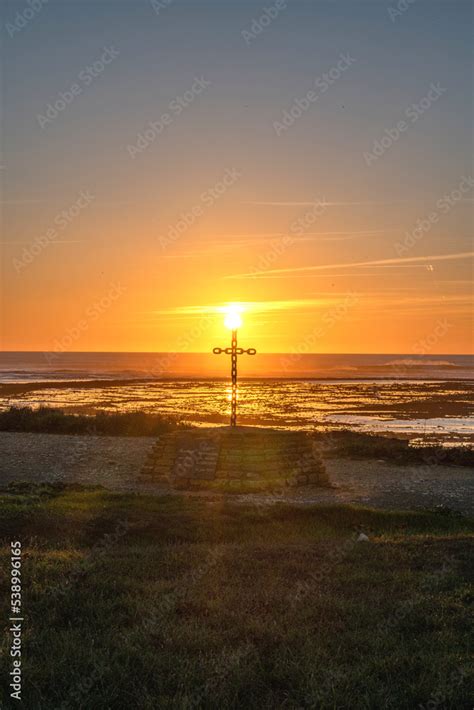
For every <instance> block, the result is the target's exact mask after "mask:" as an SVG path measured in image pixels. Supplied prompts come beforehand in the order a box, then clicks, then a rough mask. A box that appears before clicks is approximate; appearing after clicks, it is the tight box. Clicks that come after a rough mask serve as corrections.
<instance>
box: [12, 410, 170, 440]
mask: <svg viewBox="0 0 474 710" xmlns="http://www.w3.org/2000/svg"><path fill="white" fill-rule="evenodd" d="M178 426H183V425H182V424H179V423H178V422H176V420H174V419H173V418H172V417H166V416H164V415H161V414H146V413H145V412H120V413H116V414H115V413H109V412H97V413H96V414H93V415H86V414H66V413H65V412H63V411H62V410H60V409H55V408H53V407H39V408H38V409H32V408H31V407H10V408H9V409H6V410H5V411H3V412H0V431H24V432H36V433H45V434H94V435H96V434H102V435H106V436H157V435H159V434H163V433H165V432H168V431H172V430H173V429H176V428H177V427H178Z"/></svg>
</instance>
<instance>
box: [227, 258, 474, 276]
mask: <svg viewBox="0 0 474 710" xmlns="http://www.w3.org/2000/svg"><path fill="white" fill-rule="evenodd" d="M473 256H474V252H472V251H465V252H458V253H456V254H435V255H429V256H407V257H399V258H394V259H375V260H372V261H351V262H349V263H342V264H319V265H316V266H295V267H290V268H286V269H269V270H268V271H263V272H256V273H254V272H248V273H243V274H232V275H230V276H225V277H224V278H226V279H239V278H256V277H257V278H258V277H259V276H260V274H263V275H264V276H267V275H273V274H288V275H293V274H301V273H303V272H313V271H325V270H326V269H347V268H351V267H352V268H353V267H359V266H369V267H380V268H391V267H392V266H401V265H405V264H406V265H417V264H422V265H424V266H430V265H431V264H432V263H433V262H436V261H455V260H458V259H469V258H472V257H473Z"/></svg>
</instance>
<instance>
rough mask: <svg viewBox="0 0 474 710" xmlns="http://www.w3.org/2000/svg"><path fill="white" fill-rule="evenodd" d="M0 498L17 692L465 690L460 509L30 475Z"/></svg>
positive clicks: (205, 699)
mask: <svg viewBox="0 0 474 710" xmlns="http://www.w3.org/2000/svg"><path fill="white" fill-rule="evenodd" d="M0 510H1V520H0V534H1V537H2V548H1V549H2V571H3V573H2V582H1V586H2V589H1V595H0V599H1V600H2V618H3V619H4V620H5V625H6V624H7V623H8V621H7V620H8V617H9V616H10V608H9V603H8V601H9V596H10V589H9V574H8V570H9V556H10V541H11V540H20V541H21V542H22V550H23V554H22V580H23V609H22V611H23V613H24V617H25V622H24V630H23V669H22V670H23V704H22V705H21V706H22V707H26V708H34V709H35V710H46V709H47V710H51V709H52V708H62V709H63V710H65V709H66V708H68V709H69V708H83V709H86V708H87V710H95V709H98V708H101V709H102V710H103V709H107V708H141V709H142V708H143V709H144V710H147V709H151V708H168V707H169V708H199V707H203V708H233V707H238V708H328V709H329V708H331V709H333V710H334V709H336V708H351V710H352V709H358V708H364V709H368V708H373V709H374V710H381V709H384V708H390V709H391V708H393V709H394V710H395V709H396V710H400V709H402V708H410V709H412V708H418V707H422V708H430V709H432V708H449V709H452V710H454V709H456V710H462V709H466V710H467V709H469V710H471V708H472V706H473V702H472V698H473V697H474V687H473V686H474V680H473V676H472V665H471V670H470V668H469V667H470V660H469V659H470V651H472V648H471V649H470V643H471V642H472V629H471V633H470V630H469V624H470V610H471V611H472V601H473V592H472V586H470V582H471V583H472V569H473V564H472V563H473V545H472V543H473V536H474V521H472V520H467V519H465V518H463V517H461V516H458V515H455V514H453V513H449V512H429V511H420V512H386V511H375V510H370V509H364V508H357V507H349V506H332V507H324V506H312V507H307V508H291V507H288V506H284V505H276V506H274V507H272V508H263V507H262V508H258V507H256V508H251V507H245V506H239V505H237V504H235V503H231V502H222V500H219V499H218V498H215V499H212V497H210V498H208V499H190V498H184V497H178V496H173V497H163V498H158V497H151V496H150V497H144V496H139V495H119V494H111V493H108V492H106V491H104V490H101V489H91V490H86V489H80V488H77V489H71V488H69V489H67V488H66V489H61V488H60V487H57V488H48V487H42V488H38V489H31V487H30V488H29V489H28V487H27V486H25V487H24V489H22V488H21V487H17V489H16V491H15V492H12V493H9V494H4V495H3V496H2V498H1V500H0ZM361 531H363V532H364V533H366V534H367V535H368V536H369V542H355V539H356V537H357V535H358V534H359V533H360V532H361ZM470 575H471V579H469V576H470ZM9 643H10V641H9V637H8V634H6V635H5V636H4V639H3V644H2V652H3V653H2V658H1V662H2V673H1V678H2V682H3V687H2V692H3V694H4V697H3V704H2V707H15V706H19V705H20V703H18V702H15V701H11V700H9V698H8V694H9V689H8V682H9V681H7V680H6V679H7V678H8V672H9V670H10V662H11V659H10V658H9V656H8V652H9Z"/></svg>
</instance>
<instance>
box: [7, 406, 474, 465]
mask: <svg viewBox="0 0 474 710" xmlns="http://www.w3.org/2000/svg"><path fill="white" fill-rule="evenodd" d="M188 426H190V425H189V424H186V423H185V422H180V421H178V420H177V419H175V418H173V417H167V416H164V415H161V414H149V413H146V412H139V411H137V412H125V413H123V412H122V413H121V412H117V413H112V414H111V413H108V412H98V413H96V414H95V415H84V414H67V413H65V412H63V411H62V410H60V409H55V408H52V407H39V408H38V409H32V408H31V407H10V408H9V409H6V410H5V411H3V412H0V431H11V432H15V431H16V432H37V433H46V434H48V433H49V434H93V435H107V436H158V435H159V434H164V433H166V432H169V431H173V430H174V429H176V428H178V427H188ZM314 436H315V438H316V440H317V441H319V443H320V444H321V445H322V447H323V448H324V451H325V453H326V455H332V456H342V457H347V458H359V459H366V458H369V459H370V458H377V459H386V460H388V461H390V462H391V463H396V464H400V465H412V464H413V465H428V466H433V465H437V464H442V465H445V466H449V465H452V466H474V449H472V448H471V449H469V448H464V447H458V448H446V447H443V446H426V447H412V446H409V442H408V440H406V439H398V438H391V437H387V436H377V435H375V434H364V433H359V432H354V431H350V430H342V431H333V432H328V433H316V434H314Z"/></svg>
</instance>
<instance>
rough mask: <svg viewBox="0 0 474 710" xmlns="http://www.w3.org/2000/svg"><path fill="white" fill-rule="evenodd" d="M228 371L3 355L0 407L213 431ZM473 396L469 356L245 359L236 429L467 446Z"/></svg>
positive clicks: (157, 361)
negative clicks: (170, 420)
mask: <svg viewBox="0 0 474 710" xmlns="http://www.w3.org/2000/svg"><path fill="white" fill-rule="evenodd" d="M228 370H230V362H229V358H228V357H226V356H225V355H224V356H223V355H221V356H220V357H218V358H216V357H215V356H214V355H213V354H212V353H209V354H208V353H84V352H82V353H47V352H44V353H43V352H3V353H0V408H1V409H6V408H8V407H10V406H31V407H35V408H36V407H40V406H51V407H58V408H60V409H63V410H65V411H69V412H76V413H87V414H91V413H94V412H97V411H107V412H127V411H137V410H140V411H144V412H153V413H161V414H165V415H168V416H171V417H175V418H178V419H180V420H183V421H187V422H190V423H193V424H195V425H199V426H215V425H221V424H223V423H226V422H227V421H228V417H229V413H230V383H229V376H228ZM473 393H474V356H470V355H350V354H348V355H341V354H337V355H330V354H324V355H322V354H321V355H320V354H302V353H287V354H267V353H265V354H261V355H258V356H256V357H248V356H247V357H246V356H245V355H243V356H242V357H241V358H239V389H238V422H239V423H240V424H242V425H249V426H268V427H276V428H283V429H303V430H308V431H312V430H317V431H333V430H340V429H350V430H354V431H362V432H369V433H378V434H384V435H390V436H398V437H403V438H408V439H409V440H410V441H411V442H412V443H413V444H414V445H430V444H433V443H437V444H442V445H444V446H467V447H469V448H471V447H474V406H473Z"/></svg>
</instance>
